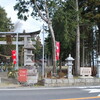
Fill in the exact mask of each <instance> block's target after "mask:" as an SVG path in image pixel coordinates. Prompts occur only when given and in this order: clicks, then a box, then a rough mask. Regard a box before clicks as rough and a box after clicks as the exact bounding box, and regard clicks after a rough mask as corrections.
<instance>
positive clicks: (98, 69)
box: [96, 55, 100, 78]
mask: <svg viewBox="0 0 100 100" xmlns="http://www.w3.org/2000/svg"><path fill="white" fill-rule="evenodd" d="M96 76H97V77H98V78H100V55H99V56H98V58H97V75H96Z"/></svg>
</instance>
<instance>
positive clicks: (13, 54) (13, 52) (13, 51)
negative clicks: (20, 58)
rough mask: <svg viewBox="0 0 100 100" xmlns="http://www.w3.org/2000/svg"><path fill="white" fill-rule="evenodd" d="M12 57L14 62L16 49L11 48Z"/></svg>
mask: <svg viewBox="0 0 100 100" xmlns="http://www.w3.org/2000/svg"><path fill="white" fill-rule="evenodd" d="M11 53H12V59H13V63H14V64H16V50H12V51H11Z"/></svg>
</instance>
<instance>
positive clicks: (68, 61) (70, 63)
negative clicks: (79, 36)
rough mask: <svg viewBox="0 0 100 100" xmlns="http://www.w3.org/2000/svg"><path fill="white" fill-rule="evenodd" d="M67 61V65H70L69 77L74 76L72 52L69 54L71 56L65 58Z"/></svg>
mask: <svg viewBox="0 0 100 100" xmlns="http://www.w3.org/2000/svg"><path fill="white" fill-rule="evenodd" d="M65 60H66V61H67V64H66V65H67V66H68V75H67V76H68V78H73V75H72V65H73V63H72V61H73V60H74V59H73V58H72V57H71V54H69V57H68V58H66V59H65Z"/></svg>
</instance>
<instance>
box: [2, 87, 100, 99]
mask: <svg viewBox="0 0 100 100" xmlns="http://www.w3.org/2000/svg"><path fill="white" fill-rule="evenodd" d="M0 100H100V86H96V87H91V86H90V87H69V88H68V87H55V88H54V87H51V88H32V87H29V88H17V89H16V88H5V89H0Z"/></svg>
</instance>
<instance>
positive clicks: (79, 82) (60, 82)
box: [44, 78, 100, 86]
mask: <svg viewBox="0 0 100 100" xmlns="http://www.w3.org/2000/svg"><path fill="white" fill-rule="evenodd" d="M44 85H45V86H88V85H100V79H99V78H78V79H49V78H46V79H44Z"/></svg>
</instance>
